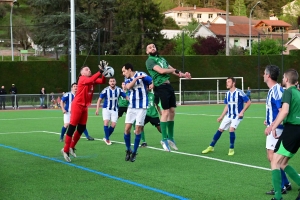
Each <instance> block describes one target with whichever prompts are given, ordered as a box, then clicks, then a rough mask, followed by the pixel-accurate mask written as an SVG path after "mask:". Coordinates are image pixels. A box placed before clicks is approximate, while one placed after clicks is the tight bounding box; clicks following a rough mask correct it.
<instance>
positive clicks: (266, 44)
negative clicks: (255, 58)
mask: <svg viewBox="0 0 300 200" xmlns="http://www.w3.org/2000/svg"><path fill="white" fill-rule="evenodd" d="M251 46H252V48H251V54H252V55H258V54H260V55H278V54H281V52H282V51H285V50H286V47H284V46H283V45H282V44H281V41H280V40H275V39H271V38H266V39H264V40H261V41H260V42H257V41H255V42H253V43H252V44H251ZM245 54H246V55H249V50H247V51H246V52H245Z"/></svg>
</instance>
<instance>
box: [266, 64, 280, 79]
mask: <svg viewBox="0 0 300 200" xmlns="http://www.w3.org/2000/svg"><path fill="white" fill-rule="evenodd" d="M265 70H266V73H267V74H268V75H270V77H271V79H272V80H273V81H277V79H278V76H279V73H280V69H279V67H278V66H276V65H267V66H266V69H265Z"/></svg>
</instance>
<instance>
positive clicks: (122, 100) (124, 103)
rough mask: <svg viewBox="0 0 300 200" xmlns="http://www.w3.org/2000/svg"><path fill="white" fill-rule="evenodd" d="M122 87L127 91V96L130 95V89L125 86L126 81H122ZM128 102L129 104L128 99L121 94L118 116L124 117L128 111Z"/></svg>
mask: <svg viewBox="0 0 300 200" xmlns="http://www.w3.org/2000/svg"><path fill="white" fill-rule="evenodd" d="M122 89H123V91H124V92H125V94H126V96H127V97H128V96H129V91H128V90H127V88H126V87H125V82H122ZM128 104H129V101H128V99H125V98H123V97H121V96H120V97H119V100H118V106H119V109H118V116H119V118H120V117H122V116H123V114H124V113H126V112H127V109H128Z"/></svg>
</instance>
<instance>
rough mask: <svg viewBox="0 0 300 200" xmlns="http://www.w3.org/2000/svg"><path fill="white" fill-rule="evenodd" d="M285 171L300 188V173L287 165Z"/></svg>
mask: <svg viewBox="0 0 300 200" xmlns="http://www.w3.org/2000/svg"><path fill="white" fill-rule="evenodd" d="M283 171H285V173H287V175H289V177H290V178H291V179H292V180H293V181H294V182H295V183H297V185H298V186H300V177H299V175H298V173H297V172H296V170H295V169H294V168H293V167H292V166H290V165H287V166H286V167H285V168H284V170H283Z"/></svg>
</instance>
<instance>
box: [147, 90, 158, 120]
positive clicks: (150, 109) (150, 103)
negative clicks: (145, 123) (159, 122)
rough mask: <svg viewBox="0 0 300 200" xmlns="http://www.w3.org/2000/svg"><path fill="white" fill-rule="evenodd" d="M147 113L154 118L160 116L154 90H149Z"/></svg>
mask: <svg viewBox="0 0 300 200" xmlns="http://www.w3.org/2000/svg"><path fill="white" fill-rule="evenodd" d="M146 115H147V116H149V117H152V118H154V117H159V114H158V112H157V110H156V107H155V105H154V94H153V93H152V92H148V108H147V114H146Z"/></svg>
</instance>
